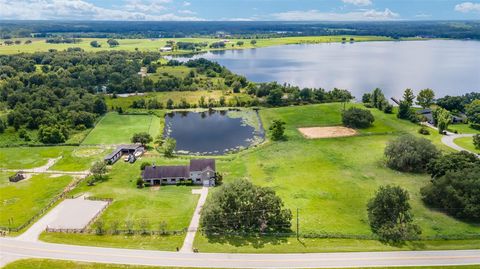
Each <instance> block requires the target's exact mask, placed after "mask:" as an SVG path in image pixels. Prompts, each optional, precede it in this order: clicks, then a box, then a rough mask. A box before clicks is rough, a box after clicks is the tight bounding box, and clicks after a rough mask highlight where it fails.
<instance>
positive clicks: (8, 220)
mask: <svg viewBox="0 0 480 269" xmlns="http://www.w3.org/2000/svg"><path fill="white" fill-rule="evenodd" d="M1 180H2V181H1V182H0V197H1V204H2V206H1V207H0V226H3V227H10V228H15V227H18V226H20V225H22V224H24V223H25V222H26V221H27V220H29V219H30V218H31V217H33V216H34V215H35V214H37V213H38V212H39V211H40V210H41V209H42V208H44V207H45V206H46V205H47V204H48V203H49V202H50V201H52V199H53V198H54V197H55V196H56V195H58V194H60V193H61V192H62V191H63V189H64V188H65V187H66V186H67V185H68V184H69V183H70V182H71V181H72V178H71V177H70V176H59V177H54V176H50V175H46V174H42V175H34V176H32V177H31V178H29V179H26V180H22V181H20V182H16V183H11V182H8V179H7V178H4V177H3V176H2V178H1Z"/></svg>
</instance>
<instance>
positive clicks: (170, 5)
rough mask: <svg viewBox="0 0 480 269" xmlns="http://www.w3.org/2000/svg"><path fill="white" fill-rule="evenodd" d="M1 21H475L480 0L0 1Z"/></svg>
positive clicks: (478, 13)
mask: <svg viewBox="0 0 480 269" xmlns="http://www.w3.org/2000/svg"><path fill="white" fill-rule="evenodd" d="M0 19H22V20H27V19H42V20H45V19H50V20H159V21H160V20H279V21H285V20H293V21H297V20H299V21H302V20H303V21H305V20H309V21H310V20H311V21H357V20H361V21H376V20H462V19H476V20H480V0H469V1H465V0H463V1H462V0H147V1H140V0H106V1H99V0H0Z"/></svg>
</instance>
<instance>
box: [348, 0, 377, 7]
mask: <svg viewBox="0 0 480 269" xmlns="http://www.w3.org/2000/svg"><path fill="white" fill-rule="evenodd" d="M342 2H344V3H346V4H352V5H356V6H369V5H371V4H372V1H371V0H342Z"/></svg>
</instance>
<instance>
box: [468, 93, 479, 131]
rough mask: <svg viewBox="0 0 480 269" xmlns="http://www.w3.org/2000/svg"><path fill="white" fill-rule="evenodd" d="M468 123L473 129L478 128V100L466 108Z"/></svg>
mask: <svg viewBox="0 0 480 269" xmlns="http://www.w3.org/2000/svg"><path fill="white" fill-rule="evenodd" d="M466 114H467V118H468V121H469V122H470V123H471V124H472V125H473V126H474V127H480V99H476V100H474V101H473V102H471V103H470V104H468V105H467V106H466Z"/></svg>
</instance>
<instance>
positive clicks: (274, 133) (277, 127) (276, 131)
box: [269, 120, 285, 141]
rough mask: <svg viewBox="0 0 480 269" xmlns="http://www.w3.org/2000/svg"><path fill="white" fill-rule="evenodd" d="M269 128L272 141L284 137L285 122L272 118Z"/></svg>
mask: <svg viewBox="0 0 480 269" xmlns="http://www.w3.org/2000/svg"><path fill="white" fill-rule="evenodd" d="M269 130H270V134H271V137H272V140H273V141H279V140H283V139H285V134H284V132H285V122H283V121H281V120H273V121H272V125H271V126H270V128H269Z"/></svg>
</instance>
